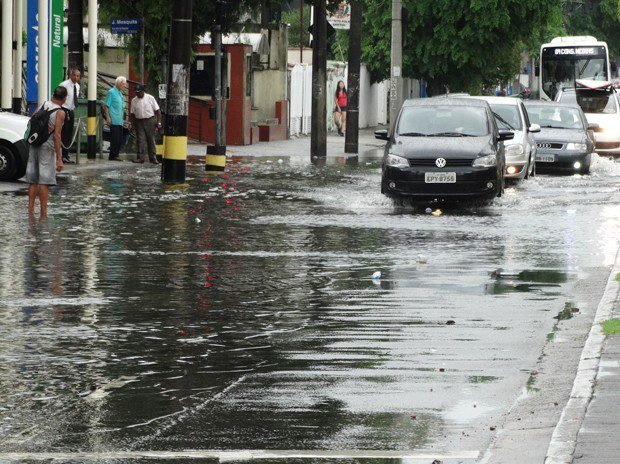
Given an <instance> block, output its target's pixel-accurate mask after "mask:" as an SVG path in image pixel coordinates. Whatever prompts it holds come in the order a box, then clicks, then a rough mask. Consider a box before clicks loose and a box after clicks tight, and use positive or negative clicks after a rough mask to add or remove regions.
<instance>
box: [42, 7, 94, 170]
mask: <svg viewBox="0 0 620 464" xmlns="http://www.w3.org/2000/svg"><path fill="white" fill-rule="evenodd" d="M43 1H45V0H43ZM39 85H40V84H39ZM39 95H40V94H39ZM39 98H40V97H39ZM87 116H88V118H87V120H86V134H87V151H86V156H87V158H88V159H92V160H94V159H95V158H96V157H97V0H88V106H87Z"/></svg>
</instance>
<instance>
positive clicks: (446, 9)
mask: <svg viewBox="0 0 620 464" xmlns="http://www.w3.org/2000/svg"><path fill="white" fill-rule="evenodd" d="M559 5H560V0H540V1H536V2H524V1H522V0H404V1H403V6H405V7H406V8H407V9H408V11H409V23H408V25H407V27H406V29H405V30H403V35H406V39H407V43H408V46H407V47H406V48H405V49H404V50H403V71H404V75H406V76H409V77H415V78H423V79H425V80H427V81H431V82H432V84H433V86H434V87H436V88H437V89H442V88H443V87H444V86H446V85H447V86H449V87H450V89H451V91H459V90H467V89H473V88H479V87H480V86H481V85H484V84H488V83H492V82H496V81H497V80H505V79H507V78H509V77H512V76H514V74H516V73H517V72H518V70H519V63H520V61H521V60H520V53H521V52H523V51H524V50H526V49H527V47H528V45H529V44H531V43H532V42H536V41H537V40H536V39H535V38H536V37H538V38H539V37H540V36H541V31H543V30H544V28H545V27H546V26H547V24H548V23H549V22H550V18H552V17H553V16H554V12H557V9H558V6H559ZM363 17H364V24H363V31H364V32H363V44H362V57H363V58H362V59H363V62H364V63H366V65H367V66H368V67H369V70H370V72H371V74H372V77H373V79H374V80H381V79H385V78H387V77H388V76H389V69H390V37H391V2H390V1H389V0H379V1H377V0H364V15H363Z"/></svg>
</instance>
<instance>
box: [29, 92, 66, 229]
mask: <svg viewBox="0 0 620 464" xmlns="http://www.w3.org/2000/svg"><path fill="white" fill-rule="evenodd" d="M66 99H67V89H66V88H65V87H61V86H58V87H56V89H55V90H54V94H53V95H52V101H51V102H50V101H46V102H45V103H44V104H43V106H42V108H45V109H47V110H52V111H53V110H56V111H53V112H52V113H51V114H50V117H49V121H48V124H47V128H48V131H49V133H50V134H51V136H50V138H48V139H47V140H46V141H45V142H43V145H41V146H38V147H36V146H33V145H30V148H29V153H28V166H27V167H26V181H27V182H28V183H29V184H30V185H29V186H28V214H30V216H34V206H35V201H36V199H37V197H39V204H40V206H41V219H46V218H47V200H48V198H49V186H50V185H56V171H58V172H60V171H62V166H63V164H62V126H63V124H64V122H65V117H66V114H65V112H64V111H59V110H60V109H61V107H62V106H63V105H64V103H65V101H66ZM37 111H41V108H39V109H38V110H37ZM54 154H55V155H56V156H54Z"/></svg>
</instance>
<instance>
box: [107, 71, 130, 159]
mask: <svg viewBox="0 0 620 464" xmlns="http://www.w3.org/2000/svg"><path fill="white" fill-rule="evenodd" d="M125 88H127V78H125V77H123V76H118V77H117V78H116V84H115V85H114V87H112V88H111V89H110V90H109V91H108V95H107V96H106V99H105V104H104V105H103V111H104V113H105V120H106V122H107V123H108V126H110V158H109V159H110V161H122V159H120V158H119V154H120V152H121V146H122V145H123V135H124V134H123V129H124V124H125V97H124V95H123V89H125Z"/></svg>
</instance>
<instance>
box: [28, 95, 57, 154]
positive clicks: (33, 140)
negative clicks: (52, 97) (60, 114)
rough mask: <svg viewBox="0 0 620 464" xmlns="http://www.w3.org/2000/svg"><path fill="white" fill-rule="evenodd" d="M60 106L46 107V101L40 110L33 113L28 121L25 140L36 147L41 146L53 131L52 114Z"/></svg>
mask: <svg viewBox="0 0 620 464" xmlns="http://www.w3.org/2000/svg"><path fill="white" fill-rule="evenodd" d="M59 109H60V108H46V107H45V103H44V104H43V106H41V108H39V111H37V112H36V113H35V114H33V115H32V117H31V118H30V121H28V127H27V128H26V133H25V134H24V140H26V142H28V143H29V144H30V145H32V146H34V147H40V146H41V145H43V144H44V143H45V142H46V141H47V139H49V138H50V135H52V132H53V131H52V132H50V130H49V127H48V126H49V122H50V116H51V115H52V114H54V113H55V112H56V111H58V110H59Z"/></svg>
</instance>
